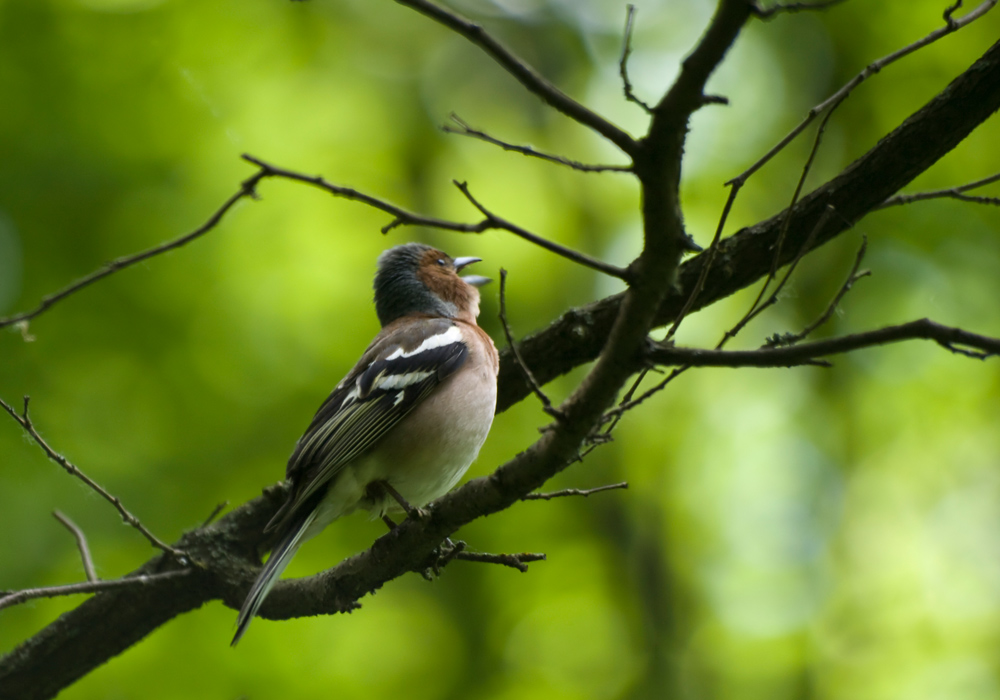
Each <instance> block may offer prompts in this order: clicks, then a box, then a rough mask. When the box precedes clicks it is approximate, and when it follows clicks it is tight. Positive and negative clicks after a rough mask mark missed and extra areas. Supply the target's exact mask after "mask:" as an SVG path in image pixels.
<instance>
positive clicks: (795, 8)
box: [754, 0, 844, 19]
mask: <svg viewBox="0 0 1000 700" xmlns="http://www.w3.org/2000/svg"><path fill="white" fill-rule="evenodd" d="M842 2H844V0H816V1H815V2H787V3H778V4H777V5H773V6H771V7H768V8H766V9H764V8H756V9H755V10H754V14H756V15H757V16H758V17H760V18H761V19H770V18H772V17H774V16H775V15H777V14H779V13H782V12H806V11H809V10H822V9H825V8H827V7H831V6H833V5H839V4H840V3H842Z"/></svg>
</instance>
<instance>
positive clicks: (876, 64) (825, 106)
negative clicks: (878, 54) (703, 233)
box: [726, 0, 1000, 184]
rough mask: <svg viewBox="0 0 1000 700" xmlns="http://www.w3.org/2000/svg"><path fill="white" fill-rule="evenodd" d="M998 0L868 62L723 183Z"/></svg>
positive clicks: (948, 18) (743, 177)
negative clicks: (879, 75)
mask: <svg viewBox="0 0 1000 700" xmlns="http://www.w3.org/2000/svg"><path fill="white" fill-rule="evenodd" d="M998 1H1000V0H985V1H984V2H982V3H981V4H980V5H979V6H978V7H976V9H974V10H971V11H970V12H969V13H968V14H966V15H965V16H964V17H962V18H961V19H957V20H956V19H954V18H952V17H951V14H950V13H946V15H945V26H943V27H941V28H939V29H935V30H934V31H933V32H931V33H930V34H928V35H927V36H925V37H924V38H922V39H919V40H917V41H915V42H913V43H912V44H909V45H907V46H904V47H903V48H901V49H899V50H898V51H894V52H893V53H891V54H889V55H888V56H883V57H882V58H880V59H878V60H876V61H873V62H871V63H869V64H868V65H867V66H865V68H864V69H863V70H862V71H861V72H860V73H858V74H857V75H856V76H854V77H853V78H852V79H851V80H849V81H848V82H847V83H846V84H845V85H844V86H843V87H841V88H840V89H839V90H837V92H835V93H833V94H832V95H830V97H828V98H826V99H825V100H824V101H823V102H821V103H819V104H818V105H816V106H815V107H813V108H812V109H810V110H809V112H808V113H807V114H806V117H805V119H803V120H802V121H801V122H800V123H799V125H798V126H796V127H795V128H794V129H792V130H791V131H790V132H788V134H787V135H786V136H785V137H784V138H782V139H781V141H779V142H778V143H777V144H776V145H775V146H774V147H773V148H772V149H771V150H769V151H768V152H767V153H765V154H764V155H763V156H762V157H761V158H760V159H759V160H758V161H757V162H756V163H754V164H753V165H751V166H750V167H749V168H748V169H747V170H745V171H744V172H742V173H740V174H739V175H737V176H736V177H735V178H733V179H732V180H730V181H729V182H728V183H726V184H730V183H733V182H745V181H746V180H747V178H749V177H750V176H751V175H753V174H754V173H755V172H757V171H758V170H760V169H761V168H762V167H763V166H764V164H765V163H767V162H768V161H769V160H771V159H772V158H773V157H774V156H775V155H777V154H778V153H779V152H780V151H782V150H783V149H784V148H785V146H787V145H788V144H789V143H791V142H792V141H793V140H794V139H795V137H796V136H798V135H799V134H801V133H802V131H803V130H804V129H805V128H806V127H807V126H809V125H810V124H811V123H812V122H813V120H814V119H816V117H817V116H819V115H820V114H822V113H823V112H825V111H827V110H829V111H831V112H832V111H833V110H835V109H836V108H837V107H838V106H839V105H840V103H841V102H843V101H844V100H846V99H847V97H848V95H850V94H851V92H852V91H853V90H854V88H856V87H857V86H858V85H860V84H861V83H863V82H864V81H865V80H867V79H868V78H870V77H871V76H873V75H875V74H876V73H878V72H879V71H881V70H882V69H883V68H885V67H886V66H888V65H889V64H891V63H895V62H896V61H898V60H899V59H901V58H903V57H905V56H908V55H910V54H911V53H913V52H914V51H917V50H919V49H922V48H923V47H925V46H927V45H928V44H932V43H934V42H935V41H937V40H938V39H940V38H941V37H943V36H947V35H948V34H951V33H952V32H955V31H958V30H959V29H961V28H962V27H964V26H966V25H968V24H970V23H971V22H974V21H976V20H977V19H979V18H980V17H982V16H983V15H984V14H986V13H987V12H989V11H990V10H991V9H992V8H993V6H994V5H996V4H997V2H998ZM954 9H957V7H955V8H952V11H954Z"/></svg>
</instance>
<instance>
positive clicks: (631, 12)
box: [618, 4, 653, 114]
mask: <svg viewBox="0 0 1000 700" xmlns="http://www.w3.org/2000/svg"><path fill="white" fill-rule="evenodd" d="M634 21H635V5H631V4H630V5H628V6H627V7H626V14H625V38H624V39H623V41H622V56H621V59H620V60H619V61H618V74H619V75H621V77H622V89H623V90H624V91H625V99H626V100H628V101H629V102H635V103H636V104H637V105H639V106H640V107H642V108H643V109H644V110H646V113H647V114H648V113H650V112H652V111H653V108H652V107H650V106H649V105H648V104H646V103H645V102H643V101H642V100H640V99H639V98H638V97H636V95H635V93H634V92H632V82H631V81H630V80H629V79H628V58H629V56H631V55H632V23H633V22H634Z"/></svg>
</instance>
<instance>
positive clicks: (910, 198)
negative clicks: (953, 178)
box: [876, 173, 1000, 209]
mask: <svg viewBox="0 0 1000 700" xmlns="http://www.w3.org/2000/svg"><path fill="white" fill-rule="evenodd" d="M998 180H1000V173H997V174H996V175H990V176H989V177H984V178H983V179H982V180H976V181H975V182H970V183H968V184H967V185H960V186H958V187H950V188H948V189H945V190H933V191H931V192H914V193H913V194H897V195H896V196H895V197H889V199H887V200H885V201H884V202H882V204H880V205H879V206H877V207H876V209H885V208H886V207H893V206H898V205H900V204H911V203H912V202H922V201H924V200H926V199H937V198H940V197H948V198H951V199H958V200H961V201H963V202H973V203H975V204H992V205H995V206H1000V197H974V196H970V195H967V194H964V193H965V192H968V191H969V190H974V189H977V188H979V187H984V186H986V185H990V184H992V183H994V182H997V181H998Z"/></svg>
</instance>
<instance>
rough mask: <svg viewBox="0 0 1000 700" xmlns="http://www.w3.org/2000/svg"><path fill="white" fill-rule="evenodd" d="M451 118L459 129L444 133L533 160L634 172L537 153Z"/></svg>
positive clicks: (626, 167) (598, 170)
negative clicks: (469, 138) (476, 141)
mask: <svg viewBox="0 0 1000 700" xmlns="http://www.w3.org/2000/svg"><path fill="white" fill-rule="evenodd" d="M449 118H450V119H451V120H452V121H453V122H455V123H456V124H457V125H458V128H455V127H453V126H448V125H447V124H445V125H444V126H442V127H441V130H442V131H444V132H446V133H449V134H458V135H459V136H469V137H471V138H474V139H479V140H480V141H485V142H486V143H491V144H493V145H494V146H499V147H500V148H502V149H503V150H505V151H512V152H514V153H520V154H521V155H525V156H530V157H532V158H540V159H541V160H545V161H548V162H550V163H557V164H559V165H565V166H567V167H569V168H573V170H579V171H580V172H584V173H607V172H612V173H629V172H632V166H631V165H590V164H588V163H581V162H580V161H578V160H571V159H569V158H566V157H564V156H559V155H555V154H553V153H544V152H542V151H537V150H535V149H534V148H532V147H531V146H519V145H517V144H513V143H508V142H506V141H501V140H500V139H498V138H496V137H493V136H490V135H489V134H487V133H486V132H485V131H480V130H479V129H473V128H472V127H471V126H469V125H468V124H467V123H465V121H463V120H462V119H461V118H460V117H459V116H458V115H457V114H455V113H454V112H453V113H452V114H451V115H450V116H449Z"/></svg>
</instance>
